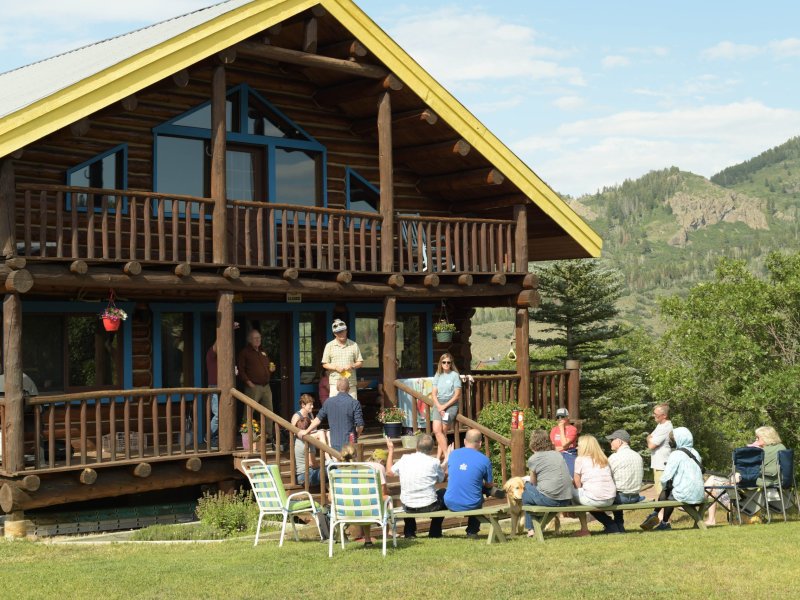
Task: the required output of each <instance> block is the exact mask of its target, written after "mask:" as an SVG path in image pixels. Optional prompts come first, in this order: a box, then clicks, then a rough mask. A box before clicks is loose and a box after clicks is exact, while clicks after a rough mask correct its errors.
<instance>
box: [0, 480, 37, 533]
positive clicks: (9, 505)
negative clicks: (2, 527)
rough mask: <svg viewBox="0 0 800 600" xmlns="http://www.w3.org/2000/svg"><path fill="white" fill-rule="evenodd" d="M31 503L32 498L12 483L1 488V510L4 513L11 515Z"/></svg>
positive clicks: (7, 483)
mask: <svg viewBox="0 0 800 600" xmlns="http://www.w3.org/2000/svg"><path fill="white" fill-rule="evenodd" d="M30 502H31V497H30V496H29V495H28V494H27V493H26V492H25V491H24V490H22V489H21V488H20V487H18V486H17V485H15V484H14V483H11V482H10V481H8V482H6V483H4V484H3V487H2V488H0V508H2V509H3V511H4V512H7V513H10V512H14V511H17V510H21V509H20V508H19V507H21V506H25V505H26V504H29V503H30ZM6 525H7V523H6Z"/></svg>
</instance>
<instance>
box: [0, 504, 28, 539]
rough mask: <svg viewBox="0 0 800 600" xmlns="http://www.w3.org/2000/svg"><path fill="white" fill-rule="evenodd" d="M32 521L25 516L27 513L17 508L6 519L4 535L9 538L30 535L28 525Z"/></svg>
mask: <svg viewBox="0 0 800 600" xmlns="http://www.w3.org/2000/svg"><path fill="white" fill-rule="evenodd" d="M30 526H31V522H30V521H29V520H28V519H26V518H25V513H24V512H23V511H21V510H15V511H14V512H12V513H11V515H9V517H8V518H7V519H6V522H5V525H4V526H3V531H4V535H5V537H6V538H8V539H20V538H24V537H27V536H28V527H30Z"/></svg>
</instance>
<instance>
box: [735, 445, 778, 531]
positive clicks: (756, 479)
mask: <svg viewBox="0 0 800 600" xmlns="http://www.w3.org/2000/svg"><path fill="white" fill-rule="evenodd" d="M763 472H764V451H763V450H762V449H761V448H757V447H753V446H745V447H743V448H734V450H733V473H734V477H733V496H732V498H731V500H732V505H733V506H735V507H736V516H737V517H738V519H739V524H740V525H741V524H742V513H743V512H744V513H745V514H746V515H749V516H752V515H754V514H755V513H757V512H758V511H759V510H761V509H762V508H765V509H766V511H767V520H769V518H770V516H769V504H768V503H767V502H766V495H765V494H764V488H763V486H762V485H761V483H760V481H763V479H762V477H763V476H762V474H763Z"/></svg>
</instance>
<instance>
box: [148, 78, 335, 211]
mask: <svg viewBox="0 0 800 600" xmlns="http://www.w3.org/2000/svg"><path fill="white" fill-rule="evenodd" d="M226 113H227V119H226V121H227V134H226V143H227V146H228V152H227V156H226V158H227V161H226V163H227V167H226V170H227V173H226V175H227V177H226V181H227V188H228V189H227V190H226V192H227V195H228V198H230V199H235V200H255V201H261V202H264V201H266V202H273V203H283V204H296V205H299V206H319V205H321V206H327V186H326V181H325V177H324V174H325V172H326V164H327V152H326V149H325V147H324V146H323V145H322V144H320V143H319V142H317V141H316V140H315V139H314V138H313V137H312V136H310V135H309V134H308V133H307V132H306V131H304V130H303V129H302V128H301V127H300V126H299V125H297V124H296V123H294V122H293V121H292V120H291V119H289V118H288V117H287V116H286V115H284V114H283V113H282V112H281V111H280V110H279V109H278V108H276V107H275V106H274V105H272V104H271V103H270V102H269V101H267V100H266V99H265V98H264V97H263V96H261V94H259V93H258V92H256V91H255V90H253V89H252V88H251V87H250V86H248V85H247V84H241V85H238V86H235V87H233V88H231V89H230V90H228V93H227V101H226ZM153 137H154V151H153V155H154V169H153V189H154V191H157V192H161V193H167V194H169V193H174V194H185V195H190V196H196V197H208V196H209V194H210V176H209V173H210V148H209V143H210V140H211V103H210V101H209V102H205V103H203V104H201V105H199V106H196V107H194V108H192V109H191V110H189V111H187V112H185V113H183V114H181V115H178V116H177V117H175V118H173V119H170V120H169V121H167V122H165V123H163V124H161V125H158V126H157V127H155V128H153ZM179 210H182V209H179ZM207 218H211V215H207Z"/></svg>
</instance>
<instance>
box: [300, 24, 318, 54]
mask: <svg viewBox="0 0 800 600" xmlns="http://www.w3.org/2000/svg"><path fill="white" fill-rule="evenodd" d="M317 41H318V40H317V19H316V18H314V17H311V18H310V19H307V20H306V22H305V25H304V26H303V52H309V53H311V54H316V52H317Z"/></svg>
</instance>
